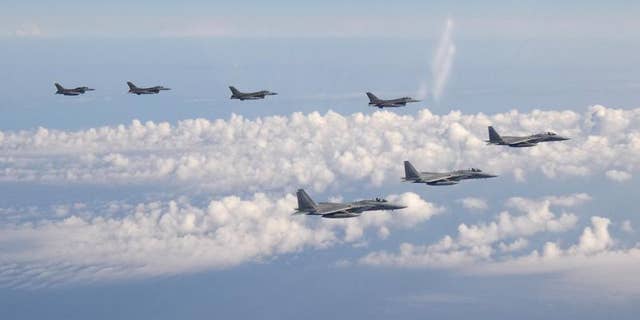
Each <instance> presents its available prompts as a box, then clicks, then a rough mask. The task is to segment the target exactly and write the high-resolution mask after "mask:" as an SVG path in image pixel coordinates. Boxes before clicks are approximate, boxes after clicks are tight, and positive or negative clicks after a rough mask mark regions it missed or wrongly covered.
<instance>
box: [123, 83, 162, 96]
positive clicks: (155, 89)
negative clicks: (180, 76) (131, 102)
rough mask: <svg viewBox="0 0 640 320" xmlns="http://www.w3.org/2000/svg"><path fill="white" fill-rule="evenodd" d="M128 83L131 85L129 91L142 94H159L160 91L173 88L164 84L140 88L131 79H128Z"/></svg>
mask: <svg viewBox="0 0 640 320" xmlns="http://www.w3.org/2000/svg"><path fill="white" fill-rule="evenodd" d="M127 85H128V86H129V93H133V94H137V95H141V94H158V93H160V91H164V90H171V89H170V88H165V87H163V86H155V87H149V88H138V87H136V85H135V84H133V83H132V82H131V81H127Z"/></svg>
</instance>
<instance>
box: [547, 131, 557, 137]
mask: <svg viewBox="0 0 640 320" xmlns="http://www.w3.org/2000/svg"><path fill="white" fill-rule="evenodd" d="M547 135H548V136H556V135H557V134H556V133H555V132H551V131H547Z"/></svg>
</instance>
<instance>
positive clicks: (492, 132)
mask: <svg viewBox="0 0 640 320" xmlns="http://www.w3.org/2000/svg"><path fill="white" fill-rule="evenodd" d="M488 129H489V141H487V142H489V143H504V140H502V137H500V135H499V134H498V132H497V131H496V129H494V128H493V127H492V126H489V128H488Z"/></svg>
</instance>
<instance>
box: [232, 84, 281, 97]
mask: <svg viewBox="0 0 640 320" xmlns="http://www.w3.org/2000/svg"><path fill="white" fill-rule="evenodd" d="M229 90H231V97H230V98H231V99H238V100H240V101H244V100H258V99H264V97H266V96H275V95H277V93H275V92H271V91H267V90H262V91H256V92H240V91H239V90H238V89H236V87H234V86H230V87H229Z"/></svg>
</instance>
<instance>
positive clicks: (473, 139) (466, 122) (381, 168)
mask: <svg viewBox="0 0 640 320" xmlns="http://www.w3.org/2000/svg"><path fill="white" fill-rule="evenodd" d="M619 114H622V115H623V117H620V116H619ZM622 119H623V120H622ZM488 124H493V125H494V126H495V127H496V128H498V130H499V131H500V132H503V133H505V134H527V133H531V132H537V131H543V130H547V129H553V130H556V131H559V132H560V133H561V134H564V135H568V136H570V137H572V138H573V139H572V140H571V141H566V142H559V143H547V144H540V145H539V146H537V147H535V148H530V149H527V150H522V149H518V150H513V149H509V148H504V147H497V146H486V145H485V143H484V142H483V140H485V139H486V135H487V133H486V126H487V125H488ZM611 128H615V130H612V129H611ZM487 152H489V153H490V156H487ZM403 160H411V161H412V162H413V163H414V165H415V166H416V167H417V168H418V169H420V170H425V171H426V170H448V169H456V168H460V167H471V166H474V167H480V168H482V169H484V170H486V171H488V172H492V173H498V174H501V175H503V177H501V178H504V175H508V174H510V173H514V174H515V177H516V178H517V179H521V178H522V177H523V176H524V174H525V171H526V173H527V174H540V173H541V174H543V175H544V176H546V177H548V178H551V179H553V178H557V177H571V176H589V175H597V174H603V173H604V172H606V171H608V170H611V168H619V167H624V168H626V170H627V171H628V172H629V173H631V172H634V171H636V170H637V168H639V167H640V109H633V110H616V109H608V108H605V107H602V106H594V107H591V108H589V110H587V112H586V113H585V114H584V115H580V114H578V113H575V112H572V111H533V112H531V113H525V114H521V113H518V112H517V111H511V112H508V113H501V114H495V115H492V116H488V115H484V114H476V115H464V114H462V113H461V112H459V111H452V112H450V113H449V114H446V115H442V116H438V115H434V114H432V113H430V112H429V111H428V110H422V111H420V112H418V114H417V115H416V116H407V115H398V114H395V113H392V112H386V111H382V112H374V113H373V114H371V115H365V114H362V113H356V114H353V115H350V116H342V115H340V114H337V113H335V112H328V113H326V114H324V115H321V114H319V113H316V112H314V113H310V114H307V115H304V114H301V113H294V114H292V115H290V116H288V117H283V116H270V117H265V118H258V119H256V120H248V119H245V118H243V117H241V116H236V115H234V116H232V117H231V118H230V119H228V120H215V121H210V120H205V119H193V120H184V121H180V122H178V123H177V124H176V125H170V124H169V123H165V122H162V123H154V122H150V121H149V122H145V123H142V122H140V121H137V120H136V121H133V122H132V123H131V124H130V125H128V126H124V125H119V126H113V127H100V128H91V129H88V130H82V131H60V130H53V129H46V128H38V129H37V130H32V131H19V132H9V131H7V132H0V181H36V182H47V183H63V182H64V183H89V184H109V185H112V184H120V183H125V184H131V183H159V182H162V183H164V184H165V185H167V186H168V187H170V186H172V185H173V186H175V185H189V186H197V187H198V188H203V189H205V190H208V191H213V192H217V193H227V194H237V193H238V192H241V191H242V192H249V193H250V192H265V191H274V192H289V191H290V188H291V186H304V187H310V188H312V189H314V190H316V191H321V190H323V189H325V188H327V187H328V186H329V185H332V186H336V187H339V186H340V184H343V183H344V184H351V183H353V182H370V183H372V184H373V185H381V184H383V183H389V182H396V181H398V179H399V177H401V176H402V174H403V172H402V161H403ZM524 163H526V164H527V166H525V167H523V166H522V164H524ZM488 183H496V181H490V182H488Z"/></svg>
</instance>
